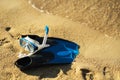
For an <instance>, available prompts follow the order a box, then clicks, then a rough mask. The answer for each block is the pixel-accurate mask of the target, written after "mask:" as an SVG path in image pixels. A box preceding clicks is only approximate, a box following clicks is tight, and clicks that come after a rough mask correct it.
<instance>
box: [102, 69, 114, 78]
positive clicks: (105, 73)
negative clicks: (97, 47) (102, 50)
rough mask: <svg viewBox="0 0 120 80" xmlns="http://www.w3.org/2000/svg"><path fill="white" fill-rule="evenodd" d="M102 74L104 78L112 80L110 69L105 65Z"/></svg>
mask: <svg viewBox="0 0 120 80" xmlns="http://www.w3.org/2000/svg"><path fill="white" fill-rule="evenodd" d="M103 75H104V78H105V79H106V80H113V75H112V74H111V72H110V69H109V68H107V67H104V68H103Z"/></svg>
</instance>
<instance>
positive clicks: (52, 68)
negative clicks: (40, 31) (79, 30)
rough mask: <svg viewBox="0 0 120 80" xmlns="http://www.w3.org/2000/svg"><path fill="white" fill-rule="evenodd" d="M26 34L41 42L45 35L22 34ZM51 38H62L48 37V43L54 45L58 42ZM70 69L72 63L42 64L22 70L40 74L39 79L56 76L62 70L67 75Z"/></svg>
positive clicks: (31, 73)
mask: <svg viewBox="0 0 120 80" xmlns="http://www.w3.org/2000/svg"><path fill="white" fill-rule="evenodd" d="M26 36H29V37H30V38H32V39H35V40H37V41H38V42H39V43H40V44H41V43H42V40H43V37H39V36H37V35H22V37H26ZM49 39H60V38H53V37H49V38H48V41H47V44H50V45H54V44H56V43H54V42H51V41H50V40H49ZM60 40H63V39H60ZM65 41H67V42H71V41H68V40H65ZM71 43H74V42H71ZM74 44H76V43H74ZM79 48H80V46H79ZM70 69H71V64H59V65H58V64H56V65H42V66H39V67H34V68H30V69H25V70H21V71H22V72H24V73H26V74H28V75H34V76H38V77H39V79H42V78H55V77H57V75H58V73H59V72H60V71H61V70H62V72H63V73H64V74H66V75H67V71H69V70H70Z"/></svg>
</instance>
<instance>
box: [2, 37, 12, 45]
mask: <svg viewBox="0 0 120 80" xmlns="http://www.w3.org/2000/svg"><path fill="white" fill-rule="evenodd" d="M9 42H10V41H8V40H6V38H3V39H0V46H2V45H4V44H5V43H9Z"/></svg>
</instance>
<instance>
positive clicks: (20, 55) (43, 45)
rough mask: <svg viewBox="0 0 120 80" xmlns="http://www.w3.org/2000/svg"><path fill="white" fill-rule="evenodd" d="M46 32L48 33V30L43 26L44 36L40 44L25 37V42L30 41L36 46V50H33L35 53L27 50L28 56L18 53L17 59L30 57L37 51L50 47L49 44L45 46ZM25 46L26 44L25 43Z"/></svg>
mask: <svg viewBox="0 0 120 80" xmlns="http://www.w3.org/2000/svg"><path fill="white" fill-rule="evenodd" d="M48 32H49V28H48V26H45V35H44V38H43V42H42V44H39V42H38V41H35V40H33V39H30V38H28V36H27V37H26V38H25V39H27V40H28V41H30V42H31V43H33V44H35V45H37V47H38V49H37V50H35V51H32V52H31V51H30V50H28V49H27V50H28V51H29V52H30V53H29V54H22V53H19V55H18V57H19V58H22V57H26V56H31V55H33V54H35V53H36V52H37V51H39V50H41V49H43V48H45V47H49V46H50V45H49V44H46V42H47V37H48ZM26 44H27V43H26ZM26 47H27V46H26Z"/></svg>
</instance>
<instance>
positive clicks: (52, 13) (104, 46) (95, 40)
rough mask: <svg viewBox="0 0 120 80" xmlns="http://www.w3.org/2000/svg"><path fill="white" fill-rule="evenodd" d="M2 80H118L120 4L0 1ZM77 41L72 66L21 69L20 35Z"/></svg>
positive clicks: (117, 0)
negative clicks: (46, 26) (46, 31)
mask: <svg viewBox="0 0 120 80" xmlns="http://www.w3.org/2000/svg"><path fill="white" fill-rule="evenodd" d="M0 8H1V9H0V62H1V64H0V80H120V49H119V48H120V0H89V1H88V0H52V1H51V0H49V1H48V0H29V1H28V0H19V1H18V0H0ZM45 25H48V26H49V28H50V32H49V36H50V37H51V36H52V37H59V38H63V39H66V40H70V41H73V42H76V43H77V44H78V45H79V46H80V54H79V55H78V56H77V58H76V59H75V61H74V62H73V63H72V64H71V65H56V66H46V67H40V68H36V69H31V70H28V71H26V72H22V71H20V70H19V69H18V68H17V67H16V66H15V65H14V62H15V61H16V60H17V59H18V58H17V56H18V53H19V52H21V51H22V48H21V47H20V46H19V43H18V39H19V37H20V36H21V35H25V34H36V35H39V36H43V35H44V30H43V29H44V26H45Z"/></svg>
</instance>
